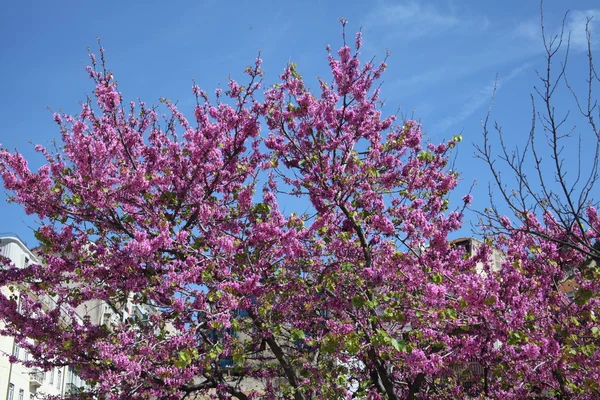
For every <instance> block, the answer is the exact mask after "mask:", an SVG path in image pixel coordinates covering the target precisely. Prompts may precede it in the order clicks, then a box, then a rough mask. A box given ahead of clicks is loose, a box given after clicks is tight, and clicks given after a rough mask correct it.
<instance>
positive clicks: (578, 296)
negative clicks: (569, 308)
mask: <svg viewBox="0 0 600 400" xmlns="http://www.w3.org/2000/svg"><path fill="white" fill-rule="evenodd" d="M593 295H594V292H592V291H591V290H587V289H579V290H578V291H577V293H575V304H577V305H578V306H583V305H585V304H587V302H588V301H590V299H591V298H592V296H593Z"/></svg>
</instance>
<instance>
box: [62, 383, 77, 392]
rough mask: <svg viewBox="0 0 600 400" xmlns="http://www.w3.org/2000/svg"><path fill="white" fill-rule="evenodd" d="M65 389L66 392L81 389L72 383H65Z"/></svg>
mask: <svg viewBox="0 0 600 400" xmlns="http://www.w3.org/2000/svg"><path fill="white" fill-rule="evenodd" d="M65 389H66V391H67V393H68V394H76V393H79V392H80V391H81V388H80V387H79V386H77V385H76V384H74V383H67V384H66V387H65Z"/></svg>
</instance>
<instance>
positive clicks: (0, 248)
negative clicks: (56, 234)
mask: <svg viewBox="0 0 600 400" xmlns="http://www.w3.org/2000/svg"><path fill="white" fill-rule="evenodd" d="M0 255H1V256H3V257H6V258H8V259H9V260H10V261H11V262H12V263H13V264H14V265H15V266H17V267H19V268H23V267H26V266H27V265H29V264H31V263H38V262H39V261H38V259H37V257H36V256H35V254H34V253H33V252H31V251H30V250H29V249H28V248H27V246H25V244H24V243H23V242H22V241H21V240H20V239H19V238H18V237H16V236H2V237H0ZM21 290H23V288H22V287H19V286H18V285H15V286H12V287H10V288H9V287H1V288H0V291H1V292H2V294H4V295H6V296H10V295H14V296H15V297H16V298H17V299H18V298H19V294H20V293H21ZM39 300H42V302H43V303H44V304H48V305H49V306H50V305H51V303H53V300H52V299H51V298H50V297H48V298H45V299H39ZM3 325H4V323H3V322H2V321H0V328H2V327H3ZM11 355H13V356H14V357H15V358H17V359H18V360H20V361H27V360H28V358H29V354H28V353H27V351H26V350H25V349H24V348H21V347H19V345H18V344H17V343H16V341H15V340H14V339H13V338H12V337H7V336H0V400H30V399H35V398H40V397H41V396H42V395H53V396H62V395H65V394H68V393H71V392H74V391H77V390H79V388H80V387H82V386H83V385H84V382H83V381H82V380H81V379H80V378H79V377H78V376H77V374H76V373H75V372H74V371H73V370H72V369H71V368H69V367H60V368H58V367H57V368H53V369H51V370H49V371H43V370H41V369H39V368H28V367H26V366H25V365H23V364H22V363H10V361H9V357H10V356H11Z"/></svg>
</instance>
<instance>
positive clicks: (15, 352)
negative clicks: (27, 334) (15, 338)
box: [13, 344, 20, 360]
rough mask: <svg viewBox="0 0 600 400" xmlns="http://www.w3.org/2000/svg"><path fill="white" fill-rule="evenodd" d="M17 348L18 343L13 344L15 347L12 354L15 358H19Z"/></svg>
mask: <svg viewBox="0 0 600 400" xmlns="http://www.w3.org/2000/svg"><path fill="white" fill-rule="evenodd" d="M19 349H20V347H19V345H18V344H15V347H14V349H13V356H15V357H16V358H17V360H18V359H19Z"/></svg>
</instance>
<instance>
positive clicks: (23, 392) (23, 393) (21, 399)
mask: <svg viewBox="0 0 600 400" xmlns="http://www.w3.org/2000/svg"><path fill="white" fill-rule="evenodd" d="M24 398H25V391H24V390H23V389H19V400H24Z"/></svg>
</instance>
